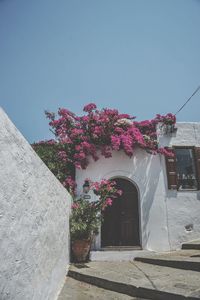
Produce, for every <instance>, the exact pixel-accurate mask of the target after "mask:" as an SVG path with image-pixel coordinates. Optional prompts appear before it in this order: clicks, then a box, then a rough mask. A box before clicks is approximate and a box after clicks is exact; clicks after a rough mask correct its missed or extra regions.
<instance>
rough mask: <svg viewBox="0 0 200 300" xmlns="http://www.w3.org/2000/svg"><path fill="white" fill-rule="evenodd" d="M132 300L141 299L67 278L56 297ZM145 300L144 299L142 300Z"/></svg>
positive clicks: (63, 299) (75, 299) (90, 299)
mask: <svg viewBox="0 0 200 300" xmlns="http://www.w3.org/2000/svg"><path fill="white" fill-rule="evenodd" d="M72 299H73V300H94V299H95V300H132V299H135V300H136V299H140V300H142V298H133V297H130V296H127V295H123V294H120V293H116V292H113V291H108V290H104V289H102V288H98V287H96V286H94V285H90V284H87V283H84V282H81V281H78V280H75V279H73V278H70V277H68V278H67V279H66V282H65V285H64V287H63V289H62V291H61V293H60V295H59V297H58V300H72ZM143 300H145V299H143Z"/></svg>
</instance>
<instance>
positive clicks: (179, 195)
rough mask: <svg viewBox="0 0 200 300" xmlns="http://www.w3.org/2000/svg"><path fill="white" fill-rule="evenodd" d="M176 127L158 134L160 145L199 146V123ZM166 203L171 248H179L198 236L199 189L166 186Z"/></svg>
mask: <svg viewBox="0 0 200 300" xmlns="http://www.w3.org/2000/svg"><path fill="white" fill-rule="evenodd" d="M176 127H177V128H178V130H177V132H176V133H174V134H171V135H161V136H160V140H159V142H160V146H169V147H172V146H196V147H200V123H195V122H193V123H177V125H176ZM164 168H165V162H164V159H163V169H164ZM165 182H167V178H166V177H165ZM166 203H167V216H168V228H169V240H170V247H171V249H179V248H180V247H181V243H183V242H186V241H189V240H194V239H197V238H200V217H199V216H200V191H170V190H168V189H167V187H166ZM187 225H191V226H192V227H193V228H192V230H191V231H187V230H186V228H185V226H186V227H187Z"/></svg>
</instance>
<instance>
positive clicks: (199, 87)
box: [175, 85, 200, 116]
mask: <svg viewBox="0 0 200 300" xmlns="http://www.w3.org/2000/svg"><path fill="white" fill-rule="evenodd" d="M199 89H200V85H199V86H198V88H197V89H196V90H195V91H194V93H193V94H192V95H191V96H190V98H188V99H187V101H186V102H185V103H184V104H183V105H182V106H181V108H180V109H179V110H178V111H177V112H176V113H175V116H176V115H177V114H178V113H179V112H180V111H181V110H182V109H183V107H184V106H185V105H186V104H187V103H188V102H189V101H190V100H191V98H192V97H193V96H194V95H195V94H196V93H197V92H198V90H199Z"/></svg>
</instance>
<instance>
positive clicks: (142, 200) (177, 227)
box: [76, 123, 200, 251]
mask: <svg viewBox="0 0 200 300" xmlns="http://www.w3.org/2000/svg"><path fill="white" fill-rule="evenodd" d="M177 126H178V131H177V133H176V136H173V137H171V136H170V137H167V138H166V137H164V138H163V137H162V136H160V144H162V145H163V146H167V145H168V146H169V145H190V146H194V145H196V146H197V145H199V142H200V124H199V123H196V124H194V123H192V124H190V123H189V125H188V124H187V123H186V124H185V123H184V124H178V125H177ZM76 176H77V183H78V187H79V192H81V187H82V184H83V182H84V179H85V178H90V179H91V180H94V181H96V180H97V181H99V180H100V179H102V178H107V179H108V178H112V177H124V178H128V179H129V180H131V181H132V182H133V183H134V184H135V185H136V186H137V188H138V192H139V207H140V209H139V215H140V236H141V245H142V248H143V249H148V250H154V251H169V250H170V249H171V250H175V249H178V248H180V247H181V243H182V242H183V241H187V240H191V239H195V238H197V237H199V236H200V218H199V215H200V200H199V199H200V194H199V191H196V192H177V191H169V190H168V188H167V178H166V169H165V158H164V157H163V156H161V155H156V156H153V155H150V154H147V153H146V152H145V151H144V150H141V149H136V150H135V153H134V156H133V157H132V158H129V157H127V156H126V155H125V154H124V152H123V151H120V152H113V156H112V158H109V159H106V158H104V157H101V158H100V159H99V160H98V161H97V162H94V161H93V160H92V159H91V160H90V164H89V166H88V167H87V169H86V170H77V173H76ZM190 223H192V224H193V230H192V231H190V232H188V231H186V229H185V226H186V225H188V224H190ZM100 247H101V237H100V235H99V236H98V237H97V242H96V248H97V249H99V248H100Z"/></svg>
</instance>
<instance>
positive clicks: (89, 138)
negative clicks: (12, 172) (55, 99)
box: [34, 103, 176, 190]
mask: <svg viewBox="0 0 200 300" xmlns="http://www.w3.org/2000/svg"><path fill="white" fill-rule="evenodd" d="M83 111H84V112H85V113H86V114H85V115H83V116H76V115H75V114H74V113H72V112H71V111H69V110H67V109H64V108H60V109H59V110H58V117H56V114H54V113H50V112H46V116H47V118H48V119H49V120H50V122H49V125H50V127H51V131H53V132H54V134H55V138H56V139H55V140H51V141H45V142H40V143H39V144H50V145H53V144H56V145H57V149H58V153H57V157H58V159H59V160H61V161H62V162H63V164H66V165H67V164H68V163H70V164H73V165H74V166H75V167H76V168H81V169H85V168H86V167H87V165H88V163H89V160H88V158H89V157H92V158H93V159H94V160H95V161H96V160H98V158H99V156H100V155H103V156H104V157H106V158H109V157H111V156H112V152H113V151H120V150H121V151H124V153H125V154H126V155H127V156H129V157H131V156H132V155H134V150H135V148H136V147H140V148H141V149H144V150H146V151H147V152H148V153H151V154H157V153H160V154H163V155H166V156H170V155H173V154H172V153H171V152H170V151H169V150H167V149H165V148H159V147H158V141H157V134H156V127H157V124H158V123H159V124H164V125H174V124H175V122H176V117H175V116H174V115H173V114H170V113H169V114H167V115H165V116H161V115H156V117H155V118H154V119H152V120H145V121H141V122H137V121H135V117H133V116H130V115H129V114H120V113H119V112H118V110H116V109H108V108H104V109H102V110H99V109H97V106H96V104H94V103H90V104H88V105H86V106H85V107H84V109H83ZM34 146H35V147H34V148H36V146H37V144H34ZM64 185H65V186H71V187H72V190H74V187H75V183H73V182H72V178H69V179H66V180H65V181H64Z"/></svg>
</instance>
